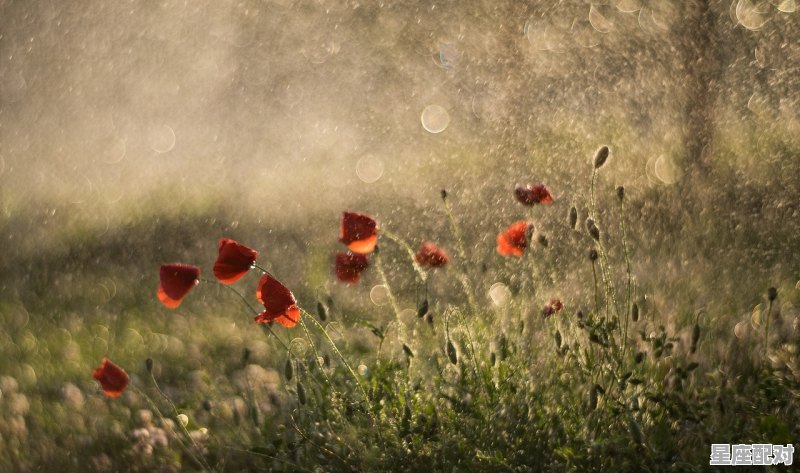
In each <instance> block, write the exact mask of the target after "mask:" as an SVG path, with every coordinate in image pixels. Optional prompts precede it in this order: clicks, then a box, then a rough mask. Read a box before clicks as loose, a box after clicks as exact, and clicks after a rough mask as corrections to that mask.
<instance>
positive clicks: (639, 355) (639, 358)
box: [636, 351, 645, 365]
mask: <svg viewBox="0 0 800 473" xmlns="http://www.w3.org/2000/svg"><path fill="white" fill-rule="evenodd" d="M644 357H645V352H643V351H640V352H638V353H636V364H637V365H638V364H639V363H641V362H642V361H644Z"/></svg>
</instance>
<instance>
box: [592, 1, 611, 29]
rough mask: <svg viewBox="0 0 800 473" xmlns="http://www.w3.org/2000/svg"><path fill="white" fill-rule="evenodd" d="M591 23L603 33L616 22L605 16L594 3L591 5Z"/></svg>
mask: <svg viewBox="0 0 800 473" xmlns="http://www.w3.org/2000/svg"><path fill="white" fill-rule="evenodd" d="M589 23H591V24H592V26H593V27H594V29H596V30H597V31H599V32H601V33H608V32H609V31H611V30H612V29H613V28H614V24H613V23H611V21H609V19H608V18H606V17H605V16H603V14H602V13H600V12H599V11H598V9H597V8H595V6H594V5H592V6H590V7H589Z"/></svg>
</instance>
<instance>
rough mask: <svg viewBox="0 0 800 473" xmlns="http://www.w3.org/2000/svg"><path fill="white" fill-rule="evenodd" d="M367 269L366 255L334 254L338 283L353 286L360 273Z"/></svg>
mask: <svg viewBox="0 0 800 473" xmlns="http://www.w3.org/2000/svg"><path fill="white" fill-rule="evenodd" d="M368 267H369V261H368V260H367V255H360V254H358V253H350V252H349V251H348V252H347V253H336V277H337V278H338V279H339V281H342V282H346V283H350V284H355V283H357V282H358V280H359V279H360V278H361V273H363V272H364V270H365V269H367V268H368Z"/></svg>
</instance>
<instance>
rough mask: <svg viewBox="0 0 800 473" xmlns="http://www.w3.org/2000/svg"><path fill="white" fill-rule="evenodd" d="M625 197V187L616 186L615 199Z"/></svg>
mask: <svg viewBox="0 0 800 473" xmlns="http://www.w3.org/2000/svg"><path fill="white" fill-rule="evenodd" d="M624 198H625V188H624V187H622V186H617V199H619V200H622V199H624Z"/></svg>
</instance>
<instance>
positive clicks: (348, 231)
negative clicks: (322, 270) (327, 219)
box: [339, 212, 378, 254]
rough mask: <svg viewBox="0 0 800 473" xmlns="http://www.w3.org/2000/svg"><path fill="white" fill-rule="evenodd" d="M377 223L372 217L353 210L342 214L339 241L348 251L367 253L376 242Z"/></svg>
mask: <svg viewBox="0 0 800 473" xmlns="http://www.w3.org/2000/svg"><path fill="white" fill-rule="evenodd" d="M377 227H378V224H377V222H376V221H375V219H374V218H372V217H370V216H369V215H364V214H360V213H355V212H344V213H343V214H342V234H341V237H340V238H339V241H341V242H342V243H344V244H345V245H347V247H348V248H349V249H350V251H352V252H355V253H359V254H367V253H371V252H372V250H374V249H375V245H377V244H378V228H377Z"/></svg>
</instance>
